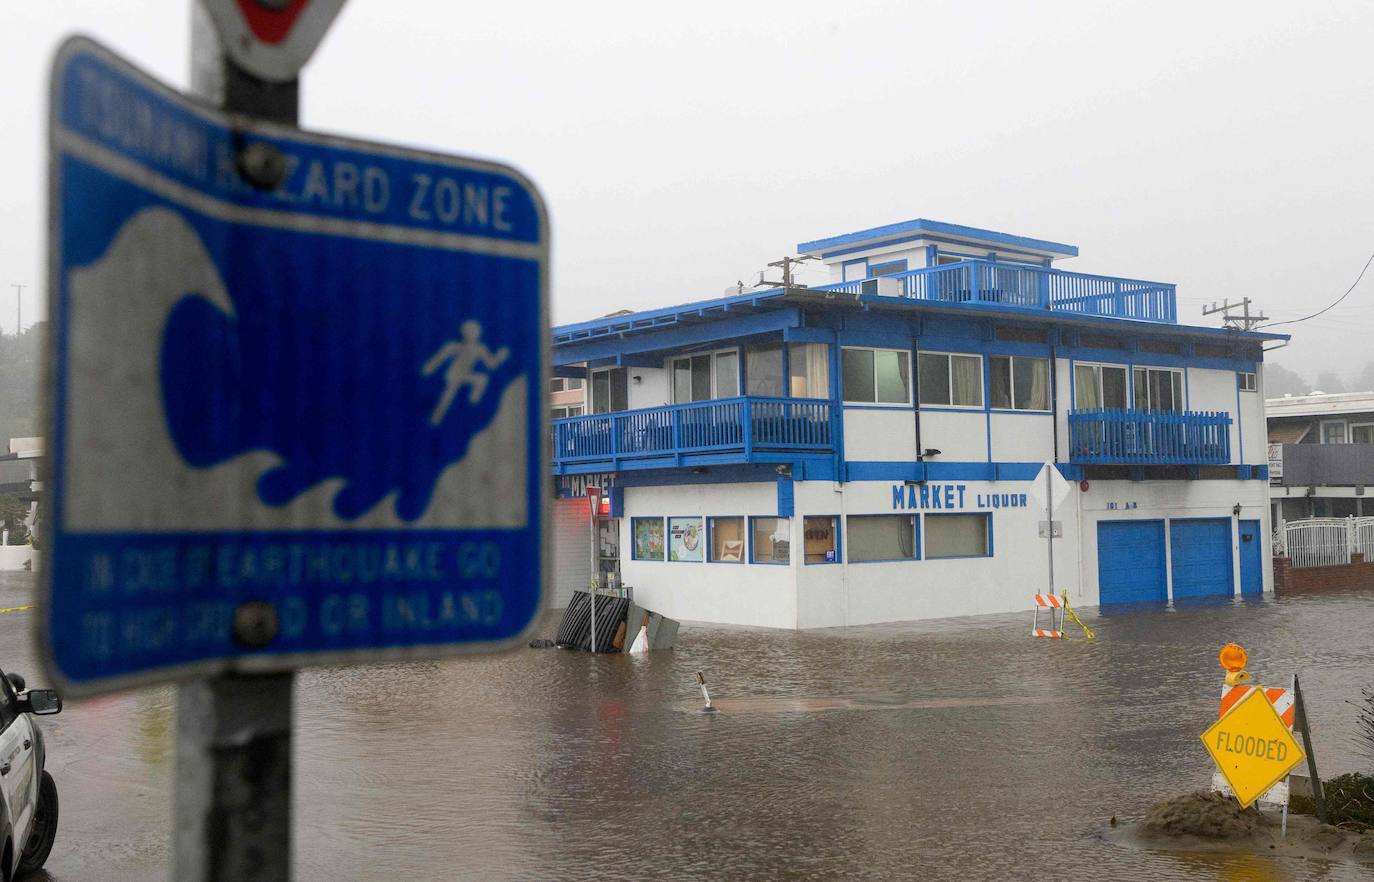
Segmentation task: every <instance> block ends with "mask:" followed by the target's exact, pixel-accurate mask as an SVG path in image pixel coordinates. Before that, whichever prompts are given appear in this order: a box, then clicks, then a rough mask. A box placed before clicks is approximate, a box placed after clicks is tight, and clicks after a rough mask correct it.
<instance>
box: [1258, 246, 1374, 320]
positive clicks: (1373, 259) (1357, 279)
mask: <svg viewBox="0 0 1374 882" xmlns="http://www.w3.org/2000/svg"><path fill="white" fill-rule="evenodd" d="M1371 263H1374V254H1371V255H1369V260H1366V261H1365V262H1364V269H1361V270H1360V274H1359V275H1358V276H1356V277H1355V281H1354V282H1352V283H1351V284H1350V287H1349V288H1346V289H1345V293H1344V294H1342V295H1341V296H1340V297H1337V298H1336V299H1335V300H1333V301H1332V302H1331V303H1330V304H1328V305H1327V306H1325V307H1323V308H1321V309H1319V310H1317V311H1316V312H1314V313H1312V314H1311V315H1305V316H1303V317H1302V318H1297V319H1288V320H1287V321H1282V322H1270V323H1269V324H1267V325H1260V326H1259V327H1260V328H1274V327H1278V326H1279V325H1296V324H1297V323H1298V322H1305V321H1307V320H1308V319H1314V318H1316V317H1317V316H1319V315H1321V314H1322V313H1324V312H1328V311H1330V310H1331V309H1333V308H1335V306H1336V305H1337V304H1339V303H1340V302H1341V301H1342V300H1344V299H1345V298H1347V297H1349V296H1350V292H1351V291H1354V290H1355V286H1356V285H1358V284H1360V279H1363V278H1364V274H1365V271H1366V270H1368V269H1369V265H1370V264H1371ZM1255 330H1259V328H1256V329H1255Z"/></svg>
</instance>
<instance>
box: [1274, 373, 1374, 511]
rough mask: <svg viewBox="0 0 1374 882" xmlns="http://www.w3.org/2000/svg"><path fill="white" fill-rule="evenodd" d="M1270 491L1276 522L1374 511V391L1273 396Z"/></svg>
mask: <svg viewBox="0 0 1374 882" xmlns="http://www.w3.org/2000/svg"><path fill="white" fill-rule="evenodd" d="M1266 405H1267V406H1266V411H1267V413H1268V419H1269V482H1270V487H1269V496H1270V499H1272V500H1273V508H1274V511H1273V518H1274V521H1275V523H1276V524H1277V523H1282V522H1284V521H1294V520H1300V519H1302V518H1314V517H1315V518H1324V517H1330V518H1345V517H1362V516H1366V515H1374V500H1370V501H1368V502H1366V501H1365V493H1366V491H1365V488H1366V487H1369V486H1371V485H1374V392H1350V393H1340V394H1323V393H1320V392H1318V393H1314V394H1312V395H1286V396H1284V397H1283V398H1271V399H1269V401H1268V402H1267V403H1266Z"/></svg>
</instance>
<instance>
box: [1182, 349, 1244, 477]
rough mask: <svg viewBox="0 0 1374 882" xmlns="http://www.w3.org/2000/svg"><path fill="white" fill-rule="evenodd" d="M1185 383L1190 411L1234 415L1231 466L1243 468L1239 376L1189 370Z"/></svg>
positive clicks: (1232, 420)
mask: <svg viewBox="0 0 1374 882" xmlns="http://www.w3.org/2000/svg"><path fill="white" fill-rule="evenodd" d="M1184 373H1185V377H1184V382H1185V383H1187V386H1186V392H1185V397H1186V400H1187V404H1188V406H1187V409H1188V410H1219V411H1222V412H1224V413H1229V414H1230V415H1231V462H1232V463H1235V464H1237V465H1239V464H1240V462H1241V459H1240V430H1241V429H1242V428H1243V426H1242V425H1241V424H1240V420H1239V419H1237V414H1236V372H1235V371H1219V370H1215V369H1213V368H1188V369H1187V370H1186V371H1185V372H1184Z"/></svg>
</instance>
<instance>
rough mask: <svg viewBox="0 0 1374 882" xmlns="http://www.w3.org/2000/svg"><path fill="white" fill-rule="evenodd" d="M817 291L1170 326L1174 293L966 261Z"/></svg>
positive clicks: (1133, 282)
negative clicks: (1064, 313) (988, 306)
mask: <svg viewBox="0 0 1374 882" xmlns="http://www.w3.org/2000/svg"><path fill="white" fill-rule="evenodd" d="M819 290H822V291H842V292H845V293H848V294H890V295H891V296H898V297H907V298H910V299H912V300H928V301H932V302H937V303H961V304H973V305H978V304H985V305H996V306H1001V307H1008V306H1010V307H1017V308H1021V309H1048V310H1052V311H1055V312H1069V313H1076V314H1078V315H1091V316H1101V317H1103V318H1122V319H1135V320H1137V321H1145V322H1163V323H1168V324H1173V323H1175V322H1177V321H1178V307H1177V301H1176V292H1175V288H1174V286H1173V285H1170V284H1167V283H1165V282H1145V281H1140V280H1138V279H1120V278H1116V277H1114V276H1092V275H1088V274H1086V273H1071V272H1065V271H1064V270H1057V269H1050V268H1048V267H1037V266H1020V265H1017V264H1011V263H992V262H989V261H983V260H965V261H961V262H959V263H950V264H946V265H944V266H931V267H925V268H922V269H917V270H910V271H909V272H905V273H896V274H894V275H890V276H879V277H878V278H874V279H864V280H861V281H853V282H842V283H840V284H838V285H825V286H823V287H821V288H820V289H819Z"/></svg>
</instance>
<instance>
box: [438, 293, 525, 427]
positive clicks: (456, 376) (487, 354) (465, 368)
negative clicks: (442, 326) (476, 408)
mask: <svg viewBox="0 0 1374 882" xmlns="http://www.w3.org/2000/svg"><path fill="white" fill-rule="evenodd" d="M509 355H510V349H509V348H508V347H506V346H502V347H501V348H500V349H498V350H496V351H495V352H492V351H491V350H490V349H488V348H487V346H486V344H485V343H483V342H482V323H481V322H478V321H474V320H472V319H468V320H467V321H465V322H463V339H461V340H450V341H448V342H447V343H445V344H444V345H443V346H440V347H439V350H438V351H437V352H435V353H434V355H432V356H430V359H429V361H427V362H425V366H424V368H423V369H422V371H423V373H424V375H425V376H426V377H428V376H429V375H430V374H432V373H434V372H435V371H437V370H438V369H439V368H440V367H441V366H443V364H444V362H448V369H447V370H446V371H445V372H444V382H445V383H446V384H447V385H446V386H445V388H444V394H443V395H442V396H440V398H439V403H438V404H437V405H435V408H434V413H432V414H430V415H429V424H430V425H431V426H437V425H439V424H440V423H441V422H443V421H444V414H446V413H448V409H449V406H450V405H451V404H453V399H454V397H455V396H456V395H457V394H458V390H459V389H461V388H462V387H463V386H467V387H468V403H469V404H476V403H477V402H479V401H481V400H482V396H483V395H484V394H485V393H486V391H487V383H488V382H489V381H490V380H491V377H490V375H489V374H487V373H483V372H481V371H479V370H477V365H478V363H479V362H480V363H481V364H482V365H483V366H485V367H486V369H487V370H488V371H494V370H496V369H497V368H499V367H500V366H501V365H502V364H503V363H504V362H505V360H506V357H507V356H509Z"/></svg>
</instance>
